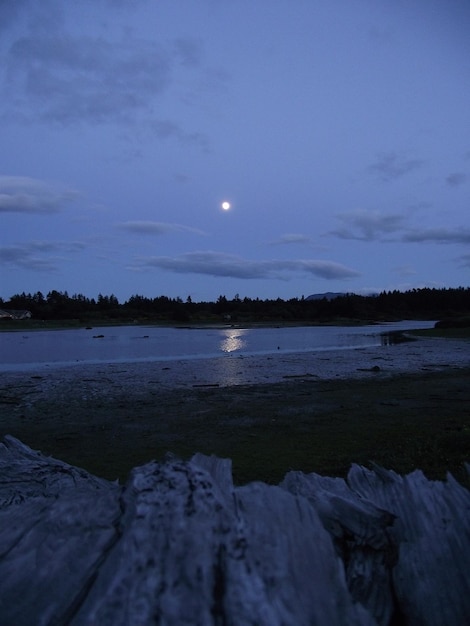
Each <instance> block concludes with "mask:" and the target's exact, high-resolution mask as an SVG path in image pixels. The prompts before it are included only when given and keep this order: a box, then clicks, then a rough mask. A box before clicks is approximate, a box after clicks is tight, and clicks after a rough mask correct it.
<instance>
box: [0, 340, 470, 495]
mask: <svg viewBox="0 0 470 626" xmlns="http://www.w3.org/2000/svg"><path fill="white" fill-rule="evenodd" d="M0 380H1V382H0V435H1V436H4V435H6V434H11V435H13V436H15V437H17V438H18V439H20V440H21V441H23V442H24V443H26V444H27V445H28V446H30V447H32V448H34V449H39V450H41V451H42V452H43V453H45V454H47V455H52V456H55V457H56V458H59V459H62V460H63V461H65V462H68V463H71V464H73V465H76V466H79V467H83V468H84V469H86V470H88V471H91V472H92V473H94V474H96V475H98V476H102V477H105V478H108V479H110V480H114V479H116V478H119V480H121V481H124V480H125V479H126V477H127V474H128V472H129V471H130V469H131V468H132V467H134V466H136V465H141V464H144V463H146V462H148V461H150V460H153V459H157V460H158V459H162V458H164V456H165V454H166V453H167V452H170V453H173V454H176V455H178V456H181V457H182V458H190V456H192V454H194V453H195V452H203V453H205V454H215V455H217V456H220V457H230V458H232V460H233V464H234V475H235V479H236V480H237V481H238V482H240V483H243V482H248V481H251V480H258V479H259V480H264V481H266V482H273V483H276V482H279V481H280V480H281V479H282V477H283V475H284V474H285V472H286V471H288V470H289V469H298V470H301V471H304V472H309V471H316V472H318V473H325V474H327V475H332V476H333V475H339V476H344V475H345V474H346V473H347V471H348V469H349V467H350V465H351V463H360V464H362V465H368V464H369V462H370V461H374V462H376V463H378V464H381V465H383V466H384V467H386V468H387V469H394V470H395V471H398V472H400V473H407V472H409V471H412V470H413V469H416V468H420V469H423V470H424V471H425V473H426V474H427V475H428V477H430V478H441V479H442V478H444V477H445V473H446V472H447V471H449V470H450V471H452V473H454V475H456V476H457V477H458V478H459V479H460V480H465V473H464V471H463V462H464V461H467V462H468V461H469V460H470V421H469V420H470V417H469V414H468V407H469V406H470V385H469V382H470V356H469V344H468V342H466V341H453V340H451V341H449V340H444V339H419V340H417V341H413V342H409V343H400V344H394V345H390V346H380V347H374V348H367V349H352V350H339V351H331V352H326V351H325V352H322V353H318V352H317V353H295V354H279V355H278V354H275V355H269V356H265V357H259V356H257V357H243V358H240V357H229V356H227V357H219V358H216V359H208V360H206V361H188V360H186V361H184V360H181V361H175V362H172V363H171V364H168V363H162V362H153V363H150V364H149V363H145V364H142V363H138V364H133V363H119V364H99V365H93V366H82V365H78V366H71V367H68V368H60V367H59V368H42V369H41V370H33V371H28V372H11V371H9V372H3V373H2V376H1V379H0Z"/></svg>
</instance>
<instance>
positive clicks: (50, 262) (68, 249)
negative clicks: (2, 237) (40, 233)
mask: <svg viewBox="0 0 470 626" xmlns="http://www.w3.org/2000/svg"><path fill="white" fill-rule="evenodd" d="M84 248H85V245H84V244H83V243H80V242H60V241H59V242H57V241H56V242H50V241H49V242H48V241H33V242H29V243H21V244H16V245H11V246H0V263H2V264H4V265H6V266H7V267H8V266H9V267H11V268H22V269H28V270H32V271H37V272H45V271H47V272H49V271H56V270H58V269H59V268H60V266H61V265H62V264H63V263H65V262H68V261H69V260H70V257H69V255H70V254H71V253H78V252H81V251H82V250H83V249H84Z"/></svg>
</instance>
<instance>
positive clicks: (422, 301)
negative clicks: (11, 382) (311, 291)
mask: <svg viewBox="0 0 470 626" xmlns="http://www.w3.org/2000/svg"><path fill="white" fill-rule="evenodd" d="M335 295H336V294H335ZM0 309H2V311H4V312H5V311H7V312H8V311H21V310H23V311H24V310H26V311H29V312H30V313H31V317H32V320H44V321H60V320H68V321H69V322H70V323H71V322H75V323H77V324H91V323H96V321H101V322H108V323H114V324H115V323H129V322H138V323H157V324H158V323H179V324H184V323H190V324H194V323H196V324H197V323H216V322H221V321H223V322H230V323H273V322H274V323H305V324H309V323H311V324H321V323H365V322H381V321H393V320H402V319H427V320H443V319H455V318H467V319H468V318H469V317H470V288H468V287H458V288H445V289H435V288H423V289H412V290H410V291H404V292H401V291H383V292H382V293H379V294H376V295H373V296H361V295H356V294H344V295H343V294H341V295H338V296H336V297H334V298H331V299H329V298H327V297H323V298H318V297H316V298H313V297H307V298H305V297H303V296H302V297H301V298H292V299H290V300H282V299H281V298H277V299H276V300H272V299H271V300H270V299H268V300H262V299H259V298H255V299H253V298H246V297H245V298H240V296H239V295H238V294H237V295H235V296H234V298H233V299H228V298H227V297H226V296H225V295H220V296H219V297H218V299H217V300H216V301H215V302H193V301H192V299H191V297H190V296H188V297H187V298H186V300H183V299H182V298H179V297H178V298H169V297H167V296H163V295H161V296H156V297H154V298H149V297H145V296H140V295H133V296H131V297H130V298H129V299H128V300H127V301H126V302H122V303H121V302H119V301H118V299H117V297H116V296H115V295H113V294H111V295H103V294H101V293H100V294H99V295H98V297H97V298H96V299H95V298H88V297H86V296H84V295H82V294H74V295H71V296H70V295H69V294H68V293H67V292H66V291H64V292H60V291H51V292H49V293H48V294H47V295H43V294H42V293H41V292H40V291H38V292H36V293H34V294H30V293H28V294H26V293H24V292H23V293H21V294H16V295H14V296H12V297H11V298H10V299H9V300H3V299H2V298H0Z"/></svg>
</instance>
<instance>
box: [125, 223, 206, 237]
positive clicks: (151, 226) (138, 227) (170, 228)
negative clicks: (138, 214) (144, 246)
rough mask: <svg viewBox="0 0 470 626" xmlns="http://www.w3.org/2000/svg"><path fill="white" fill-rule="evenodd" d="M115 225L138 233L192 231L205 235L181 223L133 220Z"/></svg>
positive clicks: (197, 229) (157, 233) (162, 233)
mask: <svg viewBox="0 0 470 626" xmlns="http://www.w3.org/2000/svg"><path fill="white" fill-rule="evenodd" d="M117 226H118V228H121V229H123V230H127V231H128V232H130V233H135V234H138V235H166V234H167V233H172V232H186V233H193V234H195V235H206V233H205V232H204V231H203V230H200V229H199V228H192V227H191V226H184V225H183V224H172V223H170V222H153V221H145V220H140V221H139V220H135V221H129V222H120V223H119V224H117Z"/></svg>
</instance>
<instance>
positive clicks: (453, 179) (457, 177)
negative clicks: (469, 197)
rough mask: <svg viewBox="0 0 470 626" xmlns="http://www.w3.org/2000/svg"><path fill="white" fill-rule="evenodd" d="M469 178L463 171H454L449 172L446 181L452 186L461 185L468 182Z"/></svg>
mask: <svg viewBox="0 0 470 626" xmlns="http://www.w3.org/2000/svg"><path fill="white" fill-rule="evenodd" d="M467 180H468V176H467V174H464V173H463V172H454V173H453V174H449V176H447V177H446V183H447V184H448V185H449V186H450V187H459V186H460V185H463V184H464V183H466V182H467Z"/></svg>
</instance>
